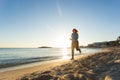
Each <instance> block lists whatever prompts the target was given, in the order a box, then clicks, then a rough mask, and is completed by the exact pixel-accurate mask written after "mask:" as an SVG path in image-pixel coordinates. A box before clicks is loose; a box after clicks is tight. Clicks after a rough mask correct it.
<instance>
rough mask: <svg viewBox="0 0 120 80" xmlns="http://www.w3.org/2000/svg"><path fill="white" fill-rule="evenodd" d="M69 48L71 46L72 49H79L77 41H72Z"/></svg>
mask: <svg viewBox="0 0 120 80" xmlns="http://www.w3.org/2000/svg"><path fill="white" fill-rule="evenodd" d="M71 48H72V50H74V48H76V50H80V47H79V42H78V41H72V44H71Z"/></svg>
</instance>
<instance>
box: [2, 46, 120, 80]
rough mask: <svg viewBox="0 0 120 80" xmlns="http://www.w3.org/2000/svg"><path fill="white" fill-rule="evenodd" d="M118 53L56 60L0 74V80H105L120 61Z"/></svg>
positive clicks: (110, 51) (106, 51) (109, 51)
mask: <svg viewBox="0 0 120 80" xmlns="http://www.w3.org/2000/svg"><path fill="white" fill-rule="evenodd" d="M119 51H120V48H119V47H116V48H105V49H104V50H103V51H101V52H97V53H93V54H88V55H80V56H76V57H75V60H73V61H72V60H58V61H54V62H49V63H46V64H43V65H37V66H33V67H27V68H23V69H16V70H11V71H5V72H0V80H29V79H34V80H38V79H39V80H48V79H43V78H45V77H50V78H52V79H53V80H57V79H58V78H59V79H61V80H67V79H65V78H73V77H75V78H78V76H79V78H80V75H82V76H84V78H85V77H87V78H88V76H89V77H90V76H92V78H97V79H91V80H99V79H98V78H99V77H101V78H105V77H106V75H108V74H107V73H109V72H110V71H111V67H114V66H115V67H116V64H117V65H118V63H119V60H118V61H117V59H120V55H119ZM116 55H117V56H116ZM105 56H106V57H105ZM112 57H116V58H115V60H114V62H115V61H116V63H113V60H112V59H114V58H112ZM103 60H104V61H103ZM102 61H103V62H102ZM79 62H80V63H79ZM98 62H99V63H98ZM111 64H112V65H111ZM113 64H114V65H113ZM107 65H109V67H107ZM100 66H102V67H100ZM118 66H119V65H118ZM73 67H74V68H73ZM78 67H80V68H78ZM109 69H110V70H109ZM119 69H120V68H119ZM81 71H82V72H81ZM78 73H79V75H78ZM98 73H99V74H98ZM85 75H87V76H85ZM41 78H42V79H41ZM56 78H57V79H56ZM87 78H86V79H87ZM70 80H71V79H70ZM72 80H75V79H72ZM77 80H79V79H77ZM101 80H103V79H101ZM106 80H107V79H106Z"/></svg>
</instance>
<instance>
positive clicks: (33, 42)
mask: <svg viewBox="0 0 120 80" xmlns="http://www.w3.org/2000/svg"><path fill="white" fill-rule="evenodd" d="M73 28H77V29H78V30H79V33H80V37H79V42H80V45H87V44H89V43H93V42H100V41H109V40H115V39H116V38H117V37H118V36H120V0H0V47H38V46H43V45H44V46H59V45H61V46H62V45H65V46H66V45H67V46H70V40H69V38H70V36H71V30H72V29H73ZM62 42H63V43H62Z"/></svg>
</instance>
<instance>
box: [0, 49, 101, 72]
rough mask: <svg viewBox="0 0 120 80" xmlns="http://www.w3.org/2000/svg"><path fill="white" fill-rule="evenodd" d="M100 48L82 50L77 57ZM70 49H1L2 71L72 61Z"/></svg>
mask: <svg viewBox="0 0 120 80" xmlns="http://www.w3.org/2000/svg"><path fill="white" fill-rule="evenodd" d="M101 50H102V49H100V48H81V51H82V53H81V54H80V53H79V52H78V51H76V50H75V56H78V55H86V54H92V53H95V52H99V51H101ZM70 58H71V49H70V48H0V70H3V69H6V68H9V67H13V66H20V65H26V64H31V63H36V62H39V63H45V62H49V61H52V60H57V59H70Z"/></svg>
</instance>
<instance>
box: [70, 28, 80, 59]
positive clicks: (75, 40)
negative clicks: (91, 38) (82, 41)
mask: <svg viewBox="0 0 120 80" xmlns="http://www.w3.org/2000/svg"><path fill="white" fill-rule="evenodd" d="M78 38H79V35H78V30H77V29H75V28H74V29H73V30H72V35H71V40H72V43H71V51H72V58H71V60H72V59H74V48H76V50H77V51H79V53H80V54H81V50H80V47H79V41H78Z"/></svg>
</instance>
